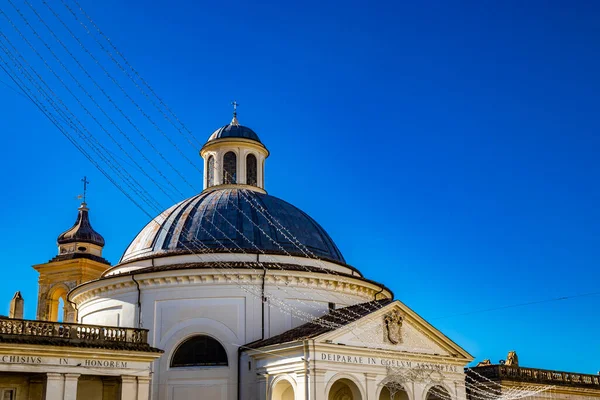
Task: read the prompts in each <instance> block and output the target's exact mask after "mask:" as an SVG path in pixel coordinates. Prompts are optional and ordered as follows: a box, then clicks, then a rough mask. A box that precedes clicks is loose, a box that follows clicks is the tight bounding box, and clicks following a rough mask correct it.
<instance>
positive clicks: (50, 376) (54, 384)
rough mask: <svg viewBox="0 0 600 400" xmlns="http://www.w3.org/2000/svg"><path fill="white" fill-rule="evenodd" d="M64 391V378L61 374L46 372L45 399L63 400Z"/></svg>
mask: <svg viewBox="0 0 600 400" xmlns="http://www.w3.org/2000/svg"><path fill="white" fill-rule="evenodd" d="M64 393H65V378H64V376H63V374H58V373H55V372H48V373H46V396H45V397H44V399H45V400H63V397H64Z"/></svg>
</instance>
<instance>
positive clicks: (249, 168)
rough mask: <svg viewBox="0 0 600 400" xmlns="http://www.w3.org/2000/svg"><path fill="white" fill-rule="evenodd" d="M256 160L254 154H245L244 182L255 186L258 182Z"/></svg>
mask: <svg viewBox="0 0 600 400" xmlns="http://www.w3.org/2000/svg"><path fill="white" fill-rule="evenodd" d="M257 164H258V161H257V160H256V156H255V155H254V154H248V155H247V156H246V184H248V185H252V186H256V185H257V184H258V179H257V169H258V165H257Z"/></svg>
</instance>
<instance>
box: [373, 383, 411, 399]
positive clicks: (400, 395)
mask: <svg viewBox="0 0 600 400" xmlns="http://www.w3.org/2000/svg"><path fill="white" fill-rule="evenodd" d="M379 400H409V397H408V393H407V392H406V390H404V387H402V385H401V384H398V383H396V382H390V383H387V384H385V386H384V387H383V389H381V393H380V394H379Z"/></svg>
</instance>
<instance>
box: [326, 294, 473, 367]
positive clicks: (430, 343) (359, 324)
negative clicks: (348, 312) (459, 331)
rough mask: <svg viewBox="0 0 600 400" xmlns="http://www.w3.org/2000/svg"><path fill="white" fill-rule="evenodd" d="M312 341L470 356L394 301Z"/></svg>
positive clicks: (450, 355) (451, 355)
mask: <svg viewBox="0 0 600 400" xmlns="http://www.w3.org/2000/svg"><path fill="white" fill-rule="evenodd" d="M315 340H316V341H317V342H322V343H336V344H341V345H346V346H351V347H359V348H360V347H362V348H365V347H368V348H375V349H382V350H386V351H398V352H407V353H420V354H430V355H439V356H445V357H458V358H462V359H464V360H465V361H471V360H472V359H473V357H472V356H471V355H470V354H469V353H468V352H467V351H465V350H464V349H463V348H461V347H460V346H459V345H457V344H456V343H454V342H453V341H452V340H450V339H449V338H448V337H447V336H445V335H444V334H443V333H441V332H440V331H438V330H437V329H436V328H434V327H433V326H432V325H431V324H430V323H428V322H427V321H425V320H424V319H423V318H421V317H420V316H419V315H418V314H417V313H415V312H414V311H413V310H411V309H410V308H409V307H408V306H406V305H405V304H403V303H402V302H400V301H398V300H396V301H394V302H392V303H390V304H388V305H386V306H384V307H382V308H380V309H379V310H376V311H374V312H372V313H369V314H367V315H365V316H364V317H362V318H360V319H358V320H356V321H354V322H352V323H349V324H348V325H345V326H342V327H340V328H337V329H335V330H332V331H330V332H327V333H324V334H322V335H320V336H318V337H316V338H315Z"/></svg>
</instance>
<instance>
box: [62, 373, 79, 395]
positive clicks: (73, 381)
mask: <svg viewBox="0 0 600 400" xmlns="http://www.w3.org/2000/svg"><path fill="white" fill-rule="evenodd" d="M78 380H79V374H65V395H64V397H63V400H77V382H78Z"/></svg>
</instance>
